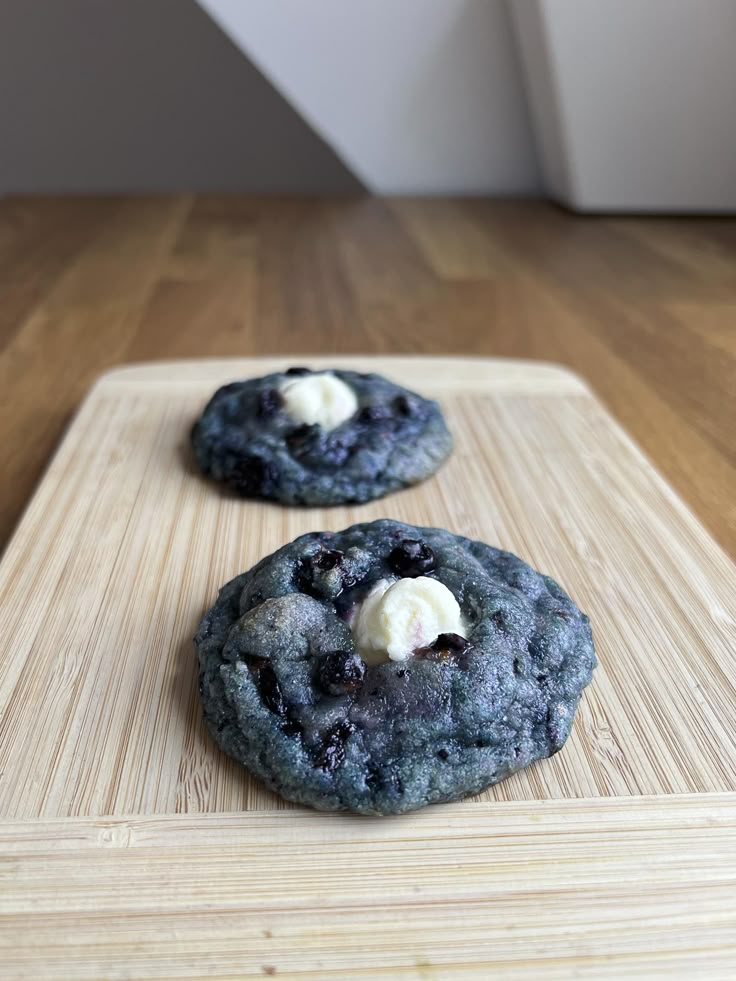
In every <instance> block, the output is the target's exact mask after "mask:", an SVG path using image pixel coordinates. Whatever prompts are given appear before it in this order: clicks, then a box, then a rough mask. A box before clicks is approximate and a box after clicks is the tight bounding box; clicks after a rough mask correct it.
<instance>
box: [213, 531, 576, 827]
mask: <svg viewBox="0 0 736 981" xmlns="http://www.w3.org/2000/svg"><path fill="white" fill-rule="evenodd" d="M417 541H420V542H421V543H422V545H423V546H424V548H423V549H419V548H418V547H417V546H416V545H414V544H411V543H413V542H417ZM407 542H408V543H409V544H408V545H407V544H406V543H407ZM402 555H404V556H408V557H409V559H410V560H411V558H412V557H413V556H414V557H416V556H419V559H420V565H421V566H422V567H421V568H412V566H411V561H408V562H402V561H400V560H401V556H402ZM401 565H403V566H404V571H403V573H402V574H409V575H430V576H433V577H435V578H437V579H438V580H439V581H440V582H442V583H443V584H444V585H445V586H447V587H448V588H449V589H450V590H451V591H452V592H453V593H454V595H455V597H456V599H457V601H458V603H459V604H460V607H461V609H462V611H463V614H464V616H465V618H466V620H467V621H468V622H469V624H470V630H469V635H468V642H467V643H465V642H463V641H462V640H461V639H459V638H456V637H455V635H447V636H446V637H445V640H444V641H441V642H440V643H439V644H436V645H434V647H433V648H427V649H425V650H423V651H422V652H421V653H420V654H419V655H415V656H414V657H412V658H411V659H410V660H409V661H407V662H388V663H385V664H380V665H374V666H370V667H367V666H366V665H365V664H364V663H363V662H362V660H361V659H360V658H359V657H358V656H357V655H356V652H355V648H354V645H353V641H352V635H351V631H350V628H349V626H348V624H347V622H346V616H347V614H348V613H349V611H350V609H351V607H352V606H353V605H354V604H355V603H356V602H359V601H360V599H361V598H362V597H363V596H364V595H365V594H366V592H367V591H368V590H369V589H370V587H371V585H372V584H373V583H374V582H376V581H377V580H378V579H381V578H384V577H386V576H389V575H396V574H397V566H401ZM453 638H454V640H453ZM195 647H196V650H197V656H198V660H199V666H200V693H201V698H202V704H203V707H204V714H205V719H206V721H207V725H208V727H209V730H210V732H211V734H212V735H213V737H214V739H215V740H216V741H217V743H218V744H219V745H220V746H221V748H222V749H223V750H224V751H225V752H226V753H228V754H229V755H230V756H232V757H234V758H235V759H236V760H238V761H239V762H241V763H243V764H244V765H245V766H247V767H248V768H249V769H250V770H251V771H252V772H253V773H254V774H255V775H256V776H257V777H260V779H262V780H263V781H264V782H265V783H266V784H267V785H268V786H269V787H271V788H272V789H273V790H275V791H277V792H278V793H279V794H281V795H282V796H284V797H286V798H287V799H289V800H293V801H297V802H298V803H302V804H309V805H311V806H313V807H316V808H320V809H322V810H351V811H357V812H360V813H362V814H399V813H402V812H404V811H410V810H413V809H415V808H418V807H423V806H424V805H425V804H430V803H434V802H439V801H451V800H456V799H458V798H461V797H464V796H465V795H467V794H473V793H477V792H479V791H481V790H483V789H484V788H485V787H487V786H489V785H490V784H493V783H496V782H497V781H499V780H502V779H503V778H504V777H507V776H509V774H511V773H513V772H515V771H516V770H519V769H521V768H522V767H525V766H528V765H529V764H530V763H532V762H534V761H535V760H538V759H541V758H543V757H547V756H551V755H552V754H553V753H556V752H557V751H558V750H559V749H560V748H561V747H562V745H563V744H564V742H565V740H566V739H567V736H568V734H569V732H570V729H571V727H572V723H573V717H574V714H575V710H576V708H577V705H578V702H579V700H580V696H581V693H582V691H583V689H584V688H585V686H586V685H587V684H588V683H589V682H590V680H591V677H592V671H593V668H594V667H595V664H596V659H595V654H594V651H593V640H592V636H591V631H590V626H589V622H588V618H587V617H586V616H585V614H583V613H581V611H580V610H579V609H578V608H577V606H576V605H575V604H574V603H573V602H572V600H571V599H570V598H569V597H568V596H567V595H566V594H565V592H564V591H563V590H562V589H561V588H560V587H559V586H558V585H557V583H555V582H554V580H552V579H550V578H549V577H547V576H543V575H541V574H540V573H538V572H535V571H534V570H533V569H532V568H530V567H529V566H528V565H526V564H525V563H524V562H522V561H521V559H519V558H517V557H516V556H514V555H512V554H511V553H509V552H503V551H500V550H499V549H495V548H492V547H490V546H489V545H484V544H483V543H482V542H475V541H471V540H470V539H467V538H462V537H460V536H456V535H452V534H451V533H450V532H448V531H444V530H442V529H437V528H415V527H414V526H412V525H405V524H401V523H399V522H396V521H388V520H381V521H375V522H372V523H370V524H359V525H354V526H353V527H352V528H348V529H346V530H345V531H343V532H339V533H337V534H333V533H330V532H321V533H320V532H318V533H313V534H309V535H303V536H302V537H300V538H298V539H296V540H295V541H294V542H292V543H290V544H289V545H286V546H284V547H283V548H281V549H279V550H278V551H277V552H275V553H274V554H273V555H271V556H269V557H267V558H265V559H263V560H262V561H261V562H259V563H258V565H256V566H255V567H254V568H253V569H251V570H250V571H249V572H246V573H243V574H242V575H240V576H238V577H237V578H236V579H233V580H232V581H231V582H229V583H228V584H227V585H226V586H225V587H223V589H222V590H221V592H220V595H219V597H218V600H217V602H216V603H215V605H214V606H213V607H212V609H211V610H210V611H209V612H208V613H207V614H206V616H205V617H204V619H203V620H202V623H201V624H200V627H199V631H198V633H197V636H196V637H195Z"/></svg>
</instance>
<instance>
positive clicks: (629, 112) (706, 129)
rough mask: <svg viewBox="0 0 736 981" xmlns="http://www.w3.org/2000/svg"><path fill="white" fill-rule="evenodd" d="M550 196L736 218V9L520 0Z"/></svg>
mask: <svg viewBox="0 0 736 981" xmlns="http://www.w3.org/2000/svg"><path fill="white" fill-rule="evenodd" d="M513 11H514V14H515V18H516V24H517V28H518V32H519V39H520V42H521V50H522V52H523V55H524V63H525V66H526V70H527V80H528V84H529V92H530V97H531V102H532V105H533V107H534V112H535V119H536V123H537V132H538V134H539V137H540V148H541V151H542V160H543V164H544V176H545V183H546V186H547V189H548V190H550V191H551V192H553V193H554V194H556V195H557V196H558V197H559V198H560V199H561V200H563V201H565V202H566V203H567V204H570V205H572V206H573V207H576V208H579V209H581V210H587V211H655V210H659V211H678V212H679V211H698V212H708V211H714V212H722V211H729V212H733V211H736V0H513Z"/></svg>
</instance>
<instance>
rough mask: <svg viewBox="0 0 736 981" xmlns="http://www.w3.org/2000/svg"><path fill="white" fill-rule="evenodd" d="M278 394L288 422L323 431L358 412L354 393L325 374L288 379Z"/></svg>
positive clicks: (332, 376)
mask: <svg viewBox="0 0 736 981" xmlns="http://www.w3.org/2000/svg"><path fill="white" fill-rule="evenodd" d="M280 392H281V395H282V397H283V399H284V404H285V407H286V411H287V412H288V413H289V415H290V416H291V418H292V419H294V420H295V421H296V422H301V423H305V424H306V425H308V426H321V427H322V428H323V429H324V430H327V431H329V430H330V429H335V428H336V427H337V426H339V425H341V423H343V422H347V420H348V419H349V418H350V417H351V416H352V415H354V414H355V413H356V412H357V410H358V399H357V398H356V396H355V392H354V391H353V390H352V388H351V387H350V386H349V385H346V384H345V382H344V381H340V379H339V378H336V377H335V375H333V374H332V373H331V372H329V371H323V372H319V373H318V374H311V375H304V376H302V377H299V378H289V379H287V380H286V381H285V382H283V384H282V385H281V388H280Z"/></svg>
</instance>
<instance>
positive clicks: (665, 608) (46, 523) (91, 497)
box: [0, 358, 736, 818]
mask: <svg viewBox="0 0 736 981" xmlns="http://www.w3.org/2000/svg"><path fill="white" fill-rule="evenodd" d="M292 360H293V359H292ZM309 363H310V364H313V365H317V366H318V365H319V364H328V363H329V362H327V361H325V359H309ZM341 364H346V365H347V366H357V367H364V368H366V369H369V370H377V371H381V372H383V373H385V374H387V375H388V376H389V377H394V378H395V379H397V380H398V381H401V382H404V383H407V384H409V385H411V386H412V387H416V388H418V389H419V390H421V391H422V392H424V393H426V394H428V395H434V396H437V397H438V398H440V400H441V401H442V404H443V407H444V409H445V411H446V414H447V417H448V422H449V424H450V426H451V428H452V430H453V432H454V434H455V437H456V450H455V453H454V454H453V456H452V458H451V460H450V461H449V462H448V463H447V464H446V465H445V467H444V468H443V469H442V470H441V471H440V473H439V474H438V475H437V476H436V477H435V478H434V479H432V480H430V481H427V482H425V483H424V484H421V485H419V486H418V487H415V488H412V489H409V490H407V491H404V492H402V493H400V494H396V495H392V496H390V497H387V498H385V499H383V500H381V501H376V502H373V503H371V504H369V505H365V506H360V507H338V508H330V509H309V510H297V509H293V508H292V509H287V508H283V507H280V506H278V505H273V504H265V503H261V502H254V501H242V500H239V499H237V498H235V497H232V496H230V495H229V494H228V493H227V492H224V491H223V490H221V489H220V488H219V487H218V486H217V485H214V484H211V483H208V482H207V481H205V480H204V479H202V478H201V477H200V476H199V475H198V474H197V472H196V471H195V469H194V467H193V465H192V460H191V457H190V454H189V452H188V445H187V444H188V430H189V427H190V425H191V422H192V421H193V419H194V417H195V415H196V414H197V412H198V411H199V410H200V409H201V407H202V405H203V404H204V402H205V401H206V399H207V398H208V396H209V395H210V394H211V392H212V391H213V390H214V388H215V387H216V386H217V385H219V384H221V383H224V382H226V381H230V380H232V379H234V378H238V377H241V376H247V375H253V374H258V373H263V372H265V371H268V370H271V369H273V368H275V367H283V365H284V362H282V361H276V360H274V359H269V360H262V361H258V360H251V361H225V362H190V363H181V364H176V363H172V364H162V365H158V366H157V365H149V366H141V367H139V368H128V369H123V370H121V371H118V372H113V373H112V374H110V375H108V376H105V377H104V378H103V379H102V380H101V381H100V382H99V383H98V385H97V386H96V387H95V389H94V390H93V392H92V393H91V395H90V397H89V398H88V400H87V401H86V402H85V404H84V406H83V408H82V409H81V411H80V413H79V415H78V417H77V419H76V420H75V422H74V424H73V425H72V427H71V430H70V431H69V433H68V435H67V438H66V440H65V442H64V444H63V445H62V447H61V449H60V451H59V453H58V454H57V456H56V458H55V459H54V460H53V462H52V464H51V466H50V467H49V470H48V472H47V474H46V476H45V478H44V481H43V483H42V486H41V487H40V489H39V491H38V492H37V494H36V496H35V497H34V499H33V501H32V503H31V505H30V507H29V509H28V511H27V513H26V515H25V517H24V519H23V521H22V523H21V525H20V527H19V528H18V531H17V532H16V535H15V537H14V539H13V540H12V542H11V544H10V546H9V548H8V550H7V553H6V555H5V558H4V560H3V563H2V566H0V659H1V663H2V674H1V675H0V774H2V775H1V776H0V816H2V817H6V818H24V817H37V816H44V817H65V816H68V815H90V816H94V815H100V814H106V815H124V814H138V815H153V814H165V813H171V812H175V811H178V812H203V811H233V810H268V809H273V808H288V807H289V806H290V805H288V804H285V803H283V802H281V801H280V800H279V799H278V798H276V797H275V796H274V795H272V794H271V793H270V792H268V791H266V790H265V789H264V788H263V787H262V786H260V785H259V784H257V783H256V782H255V781H253V780H251V778H250V777H249V776H248V775H247V774H246V773H245V771H244V770H243V769H242V768H240V767H239V766H237V765H235V764H233V763H231V762H230V761H229V760H227V759H226V758H225V757H224V756H223V755H222V753H220V751H219V750H218V749H217V747H216V746H215V745H214V744H213V743H212V742H211V741H210V740H209V738H208V737H207V735H206V733H205V731H204V727H203V725H202V722H201V716H200V709H199V704H198V697H197V676H196V667H195V659H194V654H193V650H192V645H191V637H192V634H193V633H194V630H195V628H196V625H197V622H198V620H199V617H200V616H201V614H202V613H203V611H204V609H205V608H206V607H207V606H208V605H209V604H210V603H211V602H212V600H213V599H214V597H215V595H216V592H217V588H218V587H219V586H220V585H222V584H223V583H224V582H225V581H226V580H227V579H229V578H230V577H232V576H234V575H236V574H237V573H238V572H241V571H242V570H243V569H246V568H248V567H249V566H250V565H252V564H253V563H254V562H255V561H256V560H257V559H259V558H260V557H262V556H263V555H265V554H267V553H268V552H270V551H272V550H273V549H275V548H276V547H278V546H279V545H281V544H283V543H284V542H286V541H288V540H290V539H291V538H293V537H295V536H296V535H298V534H301V533H302V532H306V531H310V530H314V529H323V528H324V529H338V528H341V527H344V526H346V525H348V524H351V523H353V522H355V521H359V520H370V519H372V518H377V517H382V516H386V517H392V518H397V519H400V520H406V521H411V522H412V523H416V524H432V525H441V526H445V527H448V528H450V529H451V530H453V531H456V532H458V533H461V534H464V535H469V536H471V537H477V538H482V539H483V540H485V541H487V542H490V543H492V544H496V545H499V546H501V547H503V548H507V549H511V550H512V551H514V552H517V553H518V554H519V555H521V556H522V557H523V558H524V559H526V560H528V561H529V562H531V563H532V564H533V565H534V566H536V567H538V568H540V569H541V570H542V571H544V572H546V573H549V574H550V575H553V576H554V577H555V578H557V579H558V580H559V581H560V582H561V583H562V585H563V586H564V587H565V588H566V589H567V591H568V592H569V593H570V594H571V595H572V596H573V598H574V599H575V600H576V601H577V602H578V603H579V605H580V606H581V607H582V608H583V609H584V610H585V611H586V612H587V613H588V614H589V616H590V617H591V621H592V625H593V630H594V636H595V638H596V643H597V651H598V655H599V658H600V662H601V663H600V666H599V668H598V669H597V671H596V673H595V677H594V681H593V684H592V686H591V687H590V688H589V689H588V690H587V691H586V693H585V695H584V697H583V700H582V703H581V707H580V711H579V715H578V718H577V721H576V723H575V727H574V731H573V734H572V736H571V738H570V740H569V741H568V743H567V745H566V747H565V749H564V750H563V751H562V752H561V753H559V754H558V755H557V756H555V757H554V758H553V759H551V760H547V761H543V762H541V763H539V764H537V765H535V766H533V767H531V768H529V769H527V770H526V771H523V772H522V773H519V774H517V775H516V776H514V777H513V778H511V779H509V780H507V781H505V782H503V783H501V784H499V785H498V786H496V787H494V788H491V789H490V790H489V791H487V792H486V794H484V795H482V797H483V798H484V799H489V800H515V801H530V800H539V799H559V798H566V797H576V798H596V797H607V796H622V795H623V796H626V795H658V794H688V793H705V792H722V791H734V790H736V745H735V741H734V737H733V719H734V717H735V715H736V690H735V687H734V671H733V652H734V648H735V647H736V630H735V626H734V624H735V623H736V610H735V608H734V600H735V597H736V574H735V573H734V568H733V566H732V565H731V564H730V563H729V561H728V560H727V558H726V557H725V556H724V554H723V552H722V551H721V550H720V549H719V547H718V546H717V545H716V544H715V543H714V542H713V540H712V539H711V538H710V537H709V536H708V534H707V533H706V532H705V530H704V529H703V528H702V527H701V526H700V525H699V524H698V522H697V521H696V520H695V519H694V518H693V517H692V515H691V514H690V513H689V512H688V511H687V510H686V508H685V507H684V506H683V505H682V503H681V502H680V501H679V500H678V499H677V498H676V497H675V495H674V494H673V492H672V491H671V490H670V489H669V488H668V487H667V485H666V484H665V483H664V482H663V481H662V480H661V478H660V477H659V476H658V475H657V474H656V473H655V472H654V471H653V470H652V468H651V467H650V466H649V464H648V463H647V461H646V459H645V458H644V457H643V456H642V455H641V453H640V452H639V451H638V450H637V449H636V448H635V447H634V446H633V444H632V443H631V442H630V441H629V440H628V438H627V437H626V436H625V435H624V434H623V433H622V432H621V430H620V429H619V428H618V427H617V426H616V424H615V423H613V421H612V420H611V418H610V417H609V416H608V415H607V414H606V413H605V411H604V410H603V409H602V408H601V406H600V405H599V404H598V403H597V402H596V400H595V399H594V397H593V396H592V395H591V394H590V392H589V391H588V390H587V389H586V388H585V386H584V385H582V383H581V382H580V381H579V380H578V379H576V378H575V377H574V376H572V375H570V374H569V373H567V372H565V371H562V370H560V369H557V368H554V367H550V366H544V365H534V364H529V363H524V362H503V361H482V360H478V359H476V360H472V361H471V360H463V359H370V358H368V359H350V358H345V359H341Z"/></svg>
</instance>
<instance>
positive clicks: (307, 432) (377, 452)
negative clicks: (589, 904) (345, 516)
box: [192, 368, 452, 505]
mask: <svg viewBox="0 0 736 981" xmlns="http://www.w3.org/2000/svg"><path fill="white" fill-rule="evenodd" d="M192 445H193V447H194V453H195V455H196V458H197V462H198V463H199V466H200V467H201V469H202V470H203V471H204V473H206V474H208V475H210V476H211V477H213V478H214V479H215V480H220V481H224V482H225V483H226V484H228V485H229V486H230V487H231V488H232V489H233V490H235V491H236V492H237V493H238V494H242V495H243V496H244V497H262V498H272V499H274V500H278V501H283V502H284V503H286V504H309V505H325V504H343V503H362V502H364V501H369V500H372V499H373V498H376V497H381V496H382V495H384V494H387V493H389V491H394V490H398V489H399V488H401V487H405V486H407V485H409V484H414V483H416V482H417V481H420V480H424V479H425V478H426V477H429V476H430V475H431V474H433V473H434V472H435V470H437V468H438V467H439V465H440V464H441V463H442V461H443V460H444V459H445V457H447V455H448V454H449V453H450V450H451V449H452V437H451V436H450V433H449V431H448V429H447V426H446V425H445V421H444V419H443V417H442V413H441V411H440V408H439V406H438V405H437V403H436V402H432V401H430V400H429V399H425V398H422V397H421V396H420V395H417V394H416V393H414V392H411V391H409V390H408V389H405V388H401V387H400V386H399V385H395V384H393V382H390V381H388V380H387V379H386V378H382V377H381V376H380V375H373V374H371V375H361V374H358V373H357V372H355V371H320V372H312V371H310V370H309V369H307V368H290V369H289V371H287V372H285V373H282V374H272V375H267V376H266V377H264V378H253V379H250V380H248V381H242V382H235V383H234V384H232V385H225V386H224V387H223V388H221V389H219V390H218V391H217V392H216V393H215V395H214V396H213V398H212V399H211V400H210V402H209V404H208V405H207V407H206V408H205V410H204V412H203V413H202V416H201V418H200V419H199V420H198V421H197V422H196V423H195V425H194V428H193V430H192Z"/></svg>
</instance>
